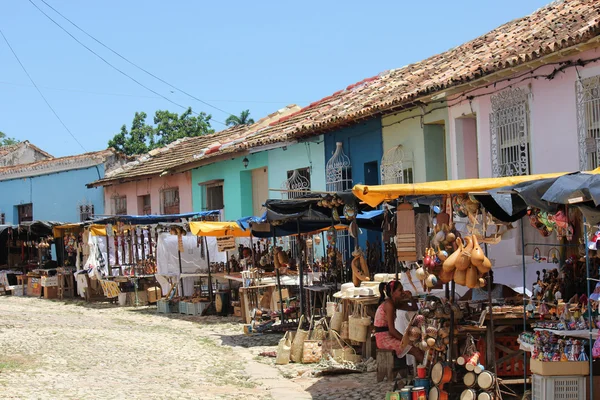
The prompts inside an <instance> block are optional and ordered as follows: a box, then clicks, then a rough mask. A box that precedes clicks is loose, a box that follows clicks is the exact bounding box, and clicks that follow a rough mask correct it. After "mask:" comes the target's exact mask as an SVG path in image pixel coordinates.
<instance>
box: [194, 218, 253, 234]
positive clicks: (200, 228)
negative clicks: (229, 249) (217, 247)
mask: <svg viewBox="0 0 600 400" xmlns="http://www.w3.org/2000/svg"><path fill="white" fill-rule="evenodd" d="M190 231H191V232H192V233H193V234H194V235H196V236H213V237H221V236H235V237H249V236H250V231H249V230H244V229H242V227H240V225H239V224H238V223H237V222H221V221H197V222H190Z"/></svg>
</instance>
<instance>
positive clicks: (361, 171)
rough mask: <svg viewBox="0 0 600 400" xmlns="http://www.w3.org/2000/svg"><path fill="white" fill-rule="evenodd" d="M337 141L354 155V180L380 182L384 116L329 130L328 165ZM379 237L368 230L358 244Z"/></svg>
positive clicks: (326, 150) (326, 136)
mask: <svg viewBox="0 0 600 400" xmlns="http://www.w3.org/2000/svg"><path fill="white" fill-rule="evenodd" d="M337 142H342V144H343V149H344V153H346V155H347V156H348V157H349V158H350V162H351V164H352V181H353V184H354V185H356V184H358V183H368V184H371V185H376V184H379V182H380V177H379V168H380V165H381V157H382V156H383V143H382V138H381V120H380V119H379V118H377V119H371V120H368V121H366V122H362V123H360V124H356V125H352V126H350V127H348V128H343V129H340V130H337V131H334V132H331V133H328V134H326V135H325V136H324V144H325V166H327V161H328V160H329V159H330V158H331V156H332V155H333V153H334V152H335V148H336V143H337ZM377 238H379V239H380V238H381V235H380V234H379V233H377V232H370V231H368V232H367V233H366V234H362V235H360V237H359V240H358V244H359V246H361V247H362V248H363V249H364V248H365V242H366V241H367V240H369V242H374V241H375V240H376V239H377Z"/></svg>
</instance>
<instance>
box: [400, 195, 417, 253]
mask: <svg viewBox="0 0 600 400" xmlns="http://www.w3.org/2000/svg"><path fill="white" fill-rule="evenodd" d="M415 232H416V229H415V211H414V209H413V206H412V205H411V204H408V203H405V204H400V205H398V208H397V210H396V250H397V255H398V261H415V260H416V259H417V238H416V234H415Z"/></svg>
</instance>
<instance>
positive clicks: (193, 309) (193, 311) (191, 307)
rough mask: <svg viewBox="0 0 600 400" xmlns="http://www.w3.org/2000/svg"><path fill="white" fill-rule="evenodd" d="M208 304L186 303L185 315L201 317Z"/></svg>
mask: <svg viewBox="0 0 600 400" xmlns="http://www.w3.org/2000/svg"><path fill="white" fill-rule="evenodd" d="M207 304H208V303H187V312H186V314H187V315H201V314H202V311H204V309H205V308H206V306H207Z"/></svg>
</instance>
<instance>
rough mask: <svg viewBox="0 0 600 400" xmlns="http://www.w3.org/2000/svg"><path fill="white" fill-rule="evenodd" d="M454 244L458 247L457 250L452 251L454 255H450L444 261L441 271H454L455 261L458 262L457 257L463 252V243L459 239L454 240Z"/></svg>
mask: <svg viewBox="0 0 600 400" xmlns="http://www.w3.org/2000/svg"><path fill="white" fill-rule="evenodd" d="M456 244H457V246H458V248H457V249H456V251H454V253H452V254H450V256H449V257H448V258H447V259H446V261H444V264H443V265H442V269H443V270H444V271H448V272H451V271H454V269H455V268H456V260H458V257H459V256H460V255H462V251H463V243H462V240H461V239H460V238H457V239H456Z"/></svg>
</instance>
